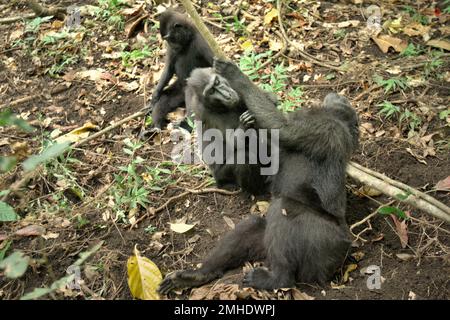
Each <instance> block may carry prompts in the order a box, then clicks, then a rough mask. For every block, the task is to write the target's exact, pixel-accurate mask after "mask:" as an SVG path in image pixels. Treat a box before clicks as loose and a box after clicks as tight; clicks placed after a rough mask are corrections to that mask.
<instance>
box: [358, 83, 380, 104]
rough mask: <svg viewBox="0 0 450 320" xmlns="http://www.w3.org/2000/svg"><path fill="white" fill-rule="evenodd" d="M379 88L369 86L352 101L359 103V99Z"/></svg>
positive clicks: (375, 85) (378, 86)
mask: <svg viewBox="0 0 450 320" xmlns="http://www.w3.org/2000/svg"><path fill="white" fill-rule="evenodd" d="M379 88H381V86H380V85H378V84H374V85H373V86H371V87H370V88H368V89H367V90H365V91H363V92H361V93H360V94H359V95H357V96H356V97H355V98H354V99H353V101H359V100H361V98H362V97H364V96H365V95H366V94H368V93H370V92H372V91H373V90H376V89H379Z"/></svg>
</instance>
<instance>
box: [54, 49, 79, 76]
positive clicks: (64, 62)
mask: <svg viewBox="0 0 450 320" xmlns="http://www.w3.org/2000/svg"><path fill="white" fill-rule="evenodd" d="M58 59H60V61H59V62H56V63H54V64H53V65H52V66H51V67H50V68H49V69H48V70H47V72H48V74H49V75H50V76H52V77H54V76H56V75H58V74H61V73H63V71H64V69H65V68H66V67H67V66H69V65H73V64H75V63H77V62H78V60H79V59H78V57H77V56H71V55H66V54H63V55H62V56H60V57H58Z"/></svg>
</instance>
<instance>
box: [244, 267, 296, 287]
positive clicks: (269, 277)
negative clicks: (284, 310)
mask: <svg viewBox="0 0 450 320" xmlns="http://www.w3.org/2000/svg"><path fill="white" fill-rule="evenodd" d="M242 284H243V286H244V287H252V288H255V289H263V290H272V289H277V288H290V287H293V286H294V285H295V280H294V279H290V278H289V277H286V276H282V277H276V276H275V275H274V274H273V272H271V271H269V270H267V269H265V268H256V269H253V270H251V271H249V272H247V274H246V275H245V276H244V280H243V281H242Z"/></svg>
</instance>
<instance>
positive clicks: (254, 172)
mask: <svg viewBox="0 0 450 320" xmlns="http://www.w3.org/2000/svg"><path fill="white" fill-rule="evenodd" d="M265 94H267V95H268V97H269V94H268V93H265ZM270 99H271V100H270V101H272V108H275V107H276V102H275V98H273V97H270ZM186 109H187V114H188V116H189V115H190V113H191V112H193V113H194V116H195V118H196V119H197V120H200V121H201V125H202V133H205V132H206V130H208V129H217V130H219V131H220V133H221V134H220V136H221V139H220V140H216V139H211V140H212V141H210V140H209V139H208V138H207V136H206V135H205V134H202V151H205V149H206V148H208V147H221V149H222V150H224V151H226V150H227V145H230V144H231V146H232V148H233V151H234V152H223V157H222V159H220V161H218V162H217V163H208V164H209V167H210V169H211V171H212V173H213V176H214V178H215V180H216V182H217V185H218V186H219V187H221V188H224V187H225V188H227V187H231V186H238V187H241V188H242V189H243V190H244V191H246V192H249V193H251V194H262V193H265V192H267V186H268V183H267V176H264V175H261V164H260V163H259V162H258V163H253V164H252V163H250V161H249V157H250V150H249V144H250V143H249V141H246V137H244V136H239V135H232V136H227V132H226V131H227V129H239V128H240V129H248V127H249V126H250V123H248V121H247V123H246V124H247V126H245V127H244V126H243V124H242V123H241V121H240V117H241V115H242V114H243V113H244V112H245V111H246V110H247V107H246V106H245V104H244V103H243V101H241V99H240V97H239V95H238V94H237V93H236V91H235V90H234V89H233V88H232V87H231V86H230V84H229V83H228V81H227V80H226V79H225V78H224V77H222V76H220V75H218V74H217V73H215V72H214V70H213V69H212V68H199V69H195V70H194V71H193V72H192V74H191V76H190V77H189V78H188V80H187V86H186ZM247 133H248V135H247V138H248V139H249V140H251V139H252V138H253V142H254V143H253V144H254V145H255V144H256V143H255V141H258V139H259V137H258V135H257V133H256V131H253V132H252V131H250V130H249V131H247ZM238 140H241V142H244V143H243V144H240V143H239V141H238ZM240 145H244V147H239V146H240ZM253 152H254V153H255V154H254V156H255V159H257V156H258V155H257V154H256V153H258V152H257V150H253ZM238 154H240V155H242V156H243V158H245V163H244V164H238V163H237V157H238ZM204 156H205V155H204ZM227 160H228V163H226V162H227ZM254 162H256V161H254Z"/></svg>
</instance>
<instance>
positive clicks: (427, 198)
mask: <svg viewBox="0 0 450 320" xmlns="http://www.w3.org/2000/svg"><path fill="white" fill-rule="evenodd" d="M352 165H353V166H355V167H356V168H358V169H359V170H361V171H364V172H365V173H368V174H370V175H372V176H374V177H377V178H379V179H381V180H383V181H386V182H388V183H389V184H390V185H392V186H395V187H397V188H400V189H402V190H404V191H405V193H407V194H408V193H410V194H413V195H415V196H416V197H419V198H422V199H423V200H425V201H427V202H429V203H430V204H432V205H434V206H436V207H438V208H439V209H441V210H442V211H444V212H446V213H447V214H448V215H450V208H449V207H447V206H446V205H445V204H443V203H442V202H440V201H438V200H436V199H435V198H433V197H431V196H429V195H427V194H426V193H423V192H420V191H418V190H416V189H414V188H411V187H410V186H408V185H406V184H404V183H401V182H399V181H396V180H393V179H391V178H389V177H387V176H386V175H384V174H382V173H379V172H376V171H373V170H370V169H368V168H365V167H363V166H362V165H359V164H357V163H352Z"/></svg>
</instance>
